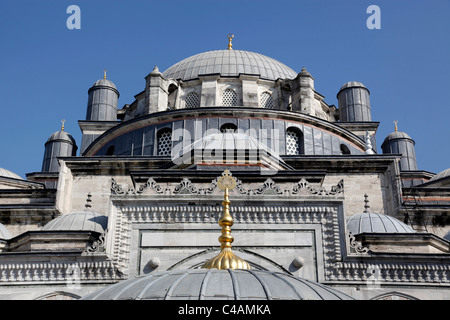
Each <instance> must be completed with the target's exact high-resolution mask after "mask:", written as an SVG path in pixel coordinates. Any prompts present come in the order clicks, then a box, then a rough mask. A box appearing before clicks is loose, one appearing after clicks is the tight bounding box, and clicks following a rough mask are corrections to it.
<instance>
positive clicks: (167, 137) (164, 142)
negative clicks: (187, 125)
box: [157, 128, 172, 156]
mask: <svg viewBox="0 0 450 320" xmlns="http://www.w3.org/2000/svg"><path fill="white" fill-rule="evenodd" d="M157 139H158V156H170V155H171V152H172V130H170V129H169V128H165V129H161V130H159V131H158V134H157Z"/></svg>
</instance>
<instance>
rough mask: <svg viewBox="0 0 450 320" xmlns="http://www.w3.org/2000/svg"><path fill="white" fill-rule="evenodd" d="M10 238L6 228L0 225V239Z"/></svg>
mask: <svg viewBox="0 0 450 320" xmlns="http://www.w3.org/2000/svg"><path fill="white" fill-rule="evenodd" d="M11 238H12V235H11V233H10V232H9V230H8V229H6V227H5V226H4V225H3V224H1V223H0V239H4V240H7V239H11Z"/></svg>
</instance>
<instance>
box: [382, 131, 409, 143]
mask: <svg viewBox="0 0 450 320" xmlns="http://www.w3.org/2000/svg"><path fill="white" fill-rule="evenodd" d="M396 139H409V140H412V138H411V137H410V136H409V135H408V134H406V133H405V132H401V131H395V132H392V133H390V134H389V135H388V136H387V137H386V138H385V139H384V142H383V144H384V143H385V142H387V141H390V140H396Z"/></svg>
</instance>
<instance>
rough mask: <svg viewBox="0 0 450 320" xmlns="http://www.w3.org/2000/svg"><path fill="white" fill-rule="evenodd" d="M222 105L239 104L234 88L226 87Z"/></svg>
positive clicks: (231, 105)
mask: <svg viewBox="0 0 450 320" xmlns="http://www.w3.org/2000/svg"><path fill="white" fill-rule="evenodd" d="M222 105H223V106H224V107H234V106H237V94H236V91H234V90H233V89H226V90H225V91H224V92H223V94H222Z"/></svg>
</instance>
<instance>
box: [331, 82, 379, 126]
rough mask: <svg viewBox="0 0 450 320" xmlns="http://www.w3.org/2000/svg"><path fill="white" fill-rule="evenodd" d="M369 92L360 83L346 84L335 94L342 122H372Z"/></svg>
mask: <svg viewBox="0 0 450 320" xmlns="http://www.w3.org/2000/svg"><path fill="white" fill-rule="evenodd" d="M369 95H370V93H369V90H368V89H367V88H366V87H365V86H364V85H363V84H362V83H360V82H356V81H351V82H347V83H346V84H344V85H343V86H342V87H341V90H339V92H338V94H337V98H338V102H339V115H340V121H342V122H368V121H372V116H371V111H370V97H369Z"/></svg>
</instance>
